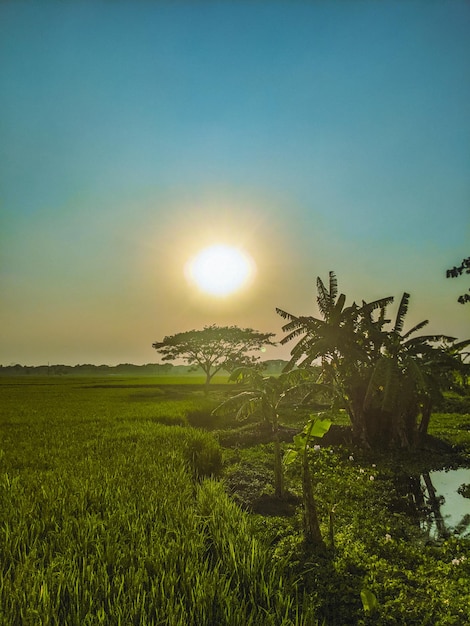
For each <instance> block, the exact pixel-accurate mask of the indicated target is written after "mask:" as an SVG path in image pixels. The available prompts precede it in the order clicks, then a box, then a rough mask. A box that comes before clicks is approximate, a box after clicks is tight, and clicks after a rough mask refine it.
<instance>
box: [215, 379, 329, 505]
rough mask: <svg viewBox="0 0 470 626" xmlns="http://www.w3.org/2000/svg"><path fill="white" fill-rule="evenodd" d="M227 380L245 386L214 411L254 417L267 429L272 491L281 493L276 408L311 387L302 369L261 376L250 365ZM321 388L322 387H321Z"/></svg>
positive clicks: (279, 495)
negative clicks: (271, 454)
mask: <svg viewBox="0 0 470 626" xmlns="http://www.w3.org/2000/svg"><path fill="white" fill-rule="evenodd" d="M230 379H231V380H234V381H237V382H239V383H241V384H244V385H246V387H247V388H246V389H244V390H243V391H241V392H240V393H237V394H236V395H234V396H232V397H230V398H228V399H227V400H225V402H222V403H221V404H220V405H219V406H218V407H216V408H215V409H214V411H213V413H214V414H216V415H217V414H219V415H223V414H228V413H235V417H236V419H239V420H243V419H248V418H249V417H251V416H258V417H259V419H260V421H262V422H263V423H265V424H266V425H268V426H269V427H270V428H271V431H272V435H273V442H274V493H275V495H276V496H277V497H278V498H281V497H282V496H283V495H284V484H283V472H282V457H281V445H280V441H279V411H280V408H281V405H282V404H283V403H286V402H287V401H288V399H289V396H292V395H293V394H294V393H298V392H299V391H300V390H302V389H303V388H304V387H305V389H306V391H308V390H309V389H311V388H312V387H314V386H315V385H314V383H312V382H311V381H310V380H309V373H308V372H306V371H305V370H304V371H302V370H297V371H293V372H288V373H283V374H281V375H280V376H278V377H275V376H263V375H262V374H261V373H260V372H259V371H258V370H256V369H254V368H253V367H242V368H238V369H236V370H235V371H234V372H233V373H232V375H231V376H230ZM321 387H323V386H321Z"/></svg>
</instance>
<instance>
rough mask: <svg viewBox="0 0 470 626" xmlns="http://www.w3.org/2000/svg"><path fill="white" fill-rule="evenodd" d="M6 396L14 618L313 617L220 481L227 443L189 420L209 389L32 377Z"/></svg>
mask: <svg viewBox="0 0 470 626" xmlns="http://www.w3.org/2000/svg"><path fill="white" fill-rule="evenodd" d="M160 382H161V381H160ZM194 382H195V381H194V380H191V385H194ZM0 396H1V400H0V406H1V409H0V411H1V412H0V432H1V439H0V623H1V624H2V625H5V626H6V625H18V626H25V625H31V626H33V625H34V626H36V625H38V624H41V625H57V626H58V625H61V626H64V625H69V626H73V625H77V626H78V625H79V624H80V625H83V624H89V625H90V626H91V625H93V626H94V625H96V624H121V625H122V626H128V625H130V624H136V625H137V624H139V625H140V624H141V625H144V624H145V625H147V624H148V625H150V624H152V625H157V624H162V625H163V624H168V625H175V626H176V625H181V626H183V625H185V626H187V625H188V624H194V625H196V624H198V625H201V626H202V625H204V624H207V625H209V624H230V625H232V624H233V625H240V626H241V625H242V624H252V625H253V626H254V625H257V624H262V625H263V624H270V625H277V624H286V625H287V624H307V623H312V616H311V611H310V610H309V609H308V606H307V604H306V602H304V601H303V600H302V598H299V597H298V594H297V595H296V592H295V588H294V585H293V583H292V582H291V581H289V580H287V579H286V578H285V577H284V576H283V575H282V569H283V568H282V563H281V562H278V563H273V562H272V560H271V559H270V556H269V551H268V548H267V546H265V545H264V544H263V542H262V541H261V540H258V539H257V538H256V537H255V536H254V534H253V533H252V532H251V528H250V522H249V519H248V517H247V515H246V514H245V513H242V512H241V511H240V509H238V507H236V506H235V505H234V504H233V503H232V502H231V501H230V500H229V499H228V497H227V496H226V494H225V492H224V490H223V488H222V485H221V484H220V483H219V482H216V481H214V480H213V479H211V478H210V477H211V476H212V475H217V474H218V473H219V472H220V466H221V450H220V448H219V446H218V444H217V442H216V440H215V439H214V438H213V437H212V436H211V435H210V434H207V433H204V432H202V431H200V430H196V429H193V428H190V427H182V426H181V425H180V424H182V423H185V421H186V416H187V415H188V414H189V413H191V411H193V410H194V409H195V408H197V407H200V406H201V403H202V405H204V403H205V402H206V400H205V398H204V397H203V396H202V395H200V394H199V390H198V389H195V388H194V387H193V388H191V387H190V385H184V386H179V388H174V386H173V387H172V386H171V384H170V381H168V380H165V386H164V387H163V386H162V385H156V384H149V381H148V379H147V380H145V381H144V380H133V379H122V380H113V381H109V379H107V380H106V381H103V380H97V379H83V378H81V379H65V378H63V379H61V378H57V379H55V378H43V379H36V380H31V379H29V380H25V379H24V378H23V379H2V380H1V381H0ZM162 422H163V423H162ZM171 423H174V424H175V425H174V426H169V425H168V424H171ZM302 606H303V608H302ZM299 607H300V608H302V610H299Z"/></svg>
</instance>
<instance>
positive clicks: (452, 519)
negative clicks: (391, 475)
mask: <svg viewBox="0 0 470 626" xmlns="http://www.w3.org/2000/svg"><path fill="white" fill-rule="evenodd" d="M469 482H470V469H468V468H460V469H457V470H440V471H433V472H425V473H423V474H421V475H419V476H408V475H405V474H400V475H397V476H396V477H395V493H396V496H397V497H396V500H395V502H394V506H393V508H394V509H395V510H399V511H402V512H403V513H406V514H407V515H408V516H409V517H410V518H411V519H412V520H414V521H415V523H416V525H417V526H418V527H419V528H421V529H422V530H424V531H425V532H426V533H427V535H428V536H429V538H430V539H445V538H447V537H450V536H459V537H468V538H470V500H469V498H468V486H467V487H465V485H468V483H469ZM465 496H467V497H465Z"/></svg>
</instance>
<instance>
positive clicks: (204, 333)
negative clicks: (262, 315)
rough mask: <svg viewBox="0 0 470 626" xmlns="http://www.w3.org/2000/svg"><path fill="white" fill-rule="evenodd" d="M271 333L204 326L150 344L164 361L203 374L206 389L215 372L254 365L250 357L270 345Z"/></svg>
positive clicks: (253, 359) (252, 357) (249, 329)
mask: <svg viewBox="0 0 470 626" xmlns="http://www.w3.org/2000/svg"><path fill="white" fill-rule="evenodd" d="M272 337H274V333H260V332H258V331H256V330H253V329H252V328H238V326H216V325H215V324H213V325H212V326H204V328H203V329H202V330H189V331H186V332H181V333H177V334H175V335H171V336H168V337H165V338H164V339H163V341H156V342H155V343H153V344H152V347H154V348H155V350H157V351H158V352H160V354H162V355H163V357H162V358H163V360H164V361H174V360H175V359H183V360H184V361H185V362H186V363H188V364H189V365H194V366H198V367H200V368H201V369H202V370H203V372H204V374H205V375H206V387H207V386H208V385H209V383H210V381H211V379H212V378H213V376H214V375H215V374H217V372H220V371H221V370H225V371H227V372H232V371H233V370H234V369H236V368H237V367H241V366H248V365H253V364H255V363H256V362H257V361H258V360H259V357H256V356H254V355H253V354H250V353H252V352H257V351H259V350H260V349H261V348H262V347H263V346H265V345H274V344H273V342H272Z"/></svg>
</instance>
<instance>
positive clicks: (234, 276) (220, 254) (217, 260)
mask: <svg viewBox="0 0 470 626" xmlns="http://www.w3.org/2000/svg"><path fill="white" fill-rule="evenodd" d="M254 271H255V264H254V261H253V259H252V258H251V257H250V256H249V255H248V254H247V253H246V252H244V251H243V250H240V249H239V248H235V247H233V246H228V245H225V244H217V245H213V246H209V247H208V248H204V249H203V250H200V251H199V252H198V253H197V254H196V256H194V257H193V258H191V259H189V261H188V262H187V263H186V266H185V274H186V278H187V279H188V281H189V282H190V283H192V284H195V285H196V286H197V287H198V288H199V289H200V290H201V291H204V292H205V293H208V294H210V295H213V296H219V297H223V296H228V295H230V294H231V293H234V292H235V291H238V290H239V289H241V288H242V287H245V286H246V285H248V283H249V282H250V281H251V279H252V278H253V275H254Z"/></svg>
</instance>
